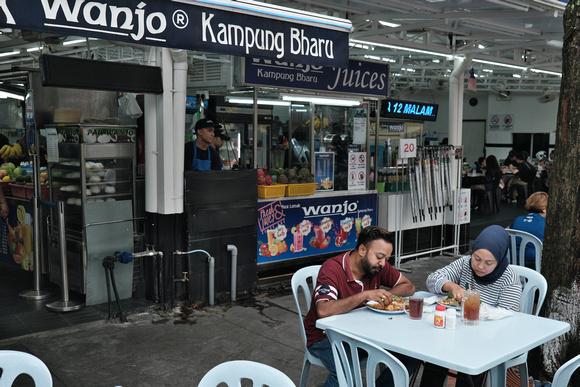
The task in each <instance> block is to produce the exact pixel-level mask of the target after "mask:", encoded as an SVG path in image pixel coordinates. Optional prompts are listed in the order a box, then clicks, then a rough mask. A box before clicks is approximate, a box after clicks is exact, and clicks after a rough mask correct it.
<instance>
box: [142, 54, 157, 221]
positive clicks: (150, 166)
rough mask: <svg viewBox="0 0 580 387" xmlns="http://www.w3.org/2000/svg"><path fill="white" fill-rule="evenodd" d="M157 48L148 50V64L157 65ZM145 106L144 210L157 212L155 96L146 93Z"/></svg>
mask: <svg viewBox="0 0 580 387" xmlns="http://www.w3.org/2000/svg"><path fill="white" fill-rule="evenodd" d="M157 55H158V50H157V48H151V49H150V50H149V60H148V65H149V66H157ZM144 107H145V211H147V212H151V213H156V212H157V186H158V184H157V156H158V152H157V96H156V95H154V94H149V93H146V94H145V96H144Z"/></svg>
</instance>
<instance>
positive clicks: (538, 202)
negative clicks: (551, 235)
mask: <svg viewBox="0 0 580 387" xmlns="http://www.w3.org/2000/svg"><path fill="white" fill-rule="evenodd" d="M547 207H548V194H547V193H545V192H542V191H538V192H534V193H533V194H531V195H530V197H529V198H528V200H527V201H526V209H527V210H528V212H529V213H528V214H527V215H522V216H519V217H517V218H516V219H515V220H514V221H513V222H512V223H511V224H510V225H509V227H508V228H510V229H512V230H519V231H525V232H527V233H530V234H532V235H534V236H535V237H537V238H538V239H539V240H540V241H542V243H543V242H544V229H545V228H546V208H547ZM520 242H521V240H518V242H517V244H516V252H515V253H516V256H519V254H520ZM511 253H512V254H513V253H514V252H513V251H512V252H511ZM525 257H526V260H525V265H526V267H529V268H531V269H534V270H535V269H536V249H535V247H534V246H533V245H532V244H531V243H528V245H527V246H526V255H525Z"/></svg>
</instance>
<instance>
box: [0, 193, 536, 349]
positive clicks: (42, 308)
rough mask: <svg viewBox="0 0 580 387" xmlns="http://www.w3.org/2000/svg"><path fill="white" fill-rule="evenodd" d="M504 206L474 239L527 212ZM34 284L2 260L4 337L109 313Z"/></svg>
mask: <svg viewBox="0 0 580 387" xmlns="http://www.w3.org/2000/svg"><path fill="white" fill-rule="evenodd" d="M500 206H501V210H500V212H495V213H491V212H490V211H489V209H487V208H483V209H482V210H479V211H473V212H472V215H471V224H470V232H469V234H470V236H469V237H470V239H471V240H473V239H475V238H476V237H477V235H479V233H480V232H481V230H483V229H484V228H485V227H487V226H489V225H492V224H498V225H500V226H503V227H506V226H507V225H509V224H510V223H511V221H512V220H513V219H515V218H516V217H517V216H520V215H523V214H525V213H526V211H525V209H524V208H523V206H522V205H518V206H514V205H508V204H506V203H501V205H500ZM32 287H33V278H32V273H30V272H25V271H24V270H20V269H19V268H16V267H13V266H9V265H7V264H0V340H2V339H7V338H11V337H16V336H21V335H26V334H30V333H35V332H42V331H47V330H52V329H58V328H63V327H68V326H72V325H76V324H82V323H85V322H91V321H96V320H99V319H106V318H107V317H108V304H107V303H104V304H100V305H94V306H90V307H83V308H81V309H80V310H77V311H71V312H61V313H57V312H51V311H49V310H48V309H47V308H46V304H47V303H50V302H53V301H58V300H60V298H61V297H60V289H59V288H58V287H57V286H54V285H51V284H48V285H46V287H43V288H42V289H46V288H48V289H50V290H52V291H54V295H53V296H52V297H51V298H48V299H46V300H42V301H26V300H22V299H20V298H19V296H18V295H19V293H21V292H22V291H25V290H30V289H32ZM73 296H74V294H71V299H72V298H73ZM121 305H122V308H123V311H124V312H130V311H135V310H139V309H145V308H147V307H148V306H151V305H153V303H152V302H151V301H148V300H146V299H145V297H144V296H143V297H139V296H135V297H133V298H132V299H128V300H123V301H122V302H121ZM111 311H112V313H113V315H114V316H118V308H117V305H116V303H115V302H113V303H112V305H111Z"/></svg>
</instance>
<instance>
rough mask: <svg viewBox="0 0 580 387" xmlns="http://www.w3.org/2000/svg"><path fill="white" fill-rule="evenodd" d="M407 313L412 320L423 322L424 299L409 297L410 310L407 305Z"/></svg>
mask: <svg viewBox="0 0 580 387" xmlns="http://www.w3.org/2000/svg"><path fill="white" fill-rule="evenodd" d="M405 313H408V314H409V318H410V319H411V320H421V318H422V317H423V299H422V298H421V297H409V309H407V303H405Z"/></svg>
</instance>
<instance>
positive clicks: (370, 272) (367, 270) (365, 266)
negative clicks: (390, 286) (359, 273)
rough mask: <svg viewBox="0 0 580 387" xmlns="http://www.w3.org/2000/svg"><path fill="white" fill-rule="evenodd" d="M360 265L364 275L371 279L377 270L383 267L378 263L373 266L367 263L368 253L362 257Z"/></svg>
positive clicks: (377, 272)
mask: <svg viewBox="0 0 580 387" xmlns="http://www.w3.org/2000/svg"><path fill="white" fill-rule="evenodd" d="M362 267H363V270H364V272H365V275H366V276H367V277H368V278H371V279H372V278H374V276H376V275H377V274H379V272H380V271H381V270H382V269H383V267H382V266H380V265H376V266H374V267H373V266H371V264H370V263H369V255H368V253H367V254H366V255H365V256H364V258H363V259H362Z"/></svg>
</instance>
